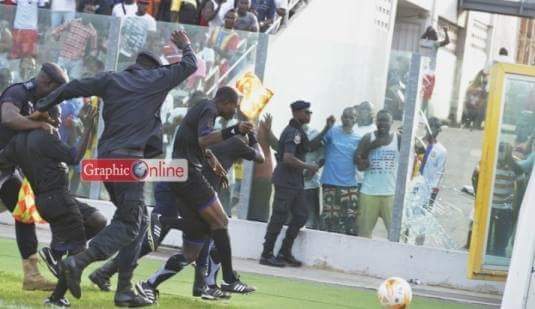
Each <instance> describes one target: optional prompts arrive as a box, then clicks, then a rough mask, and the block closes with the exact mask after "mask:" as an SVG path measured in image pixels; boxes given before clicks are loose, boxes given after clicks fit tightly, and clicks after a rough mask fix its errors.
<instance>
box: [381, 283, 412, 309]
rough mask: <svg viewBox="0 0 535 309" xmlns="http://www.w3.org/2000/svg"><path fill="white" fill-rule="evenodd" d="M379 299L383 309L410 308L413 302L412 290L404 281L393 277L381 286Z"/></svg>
mask: <svg viewBox="0 0 535 309" xmlns="http://www.w3.org/2000/svg"><path fill="white" fill-rule="evenodd" d="M377 297H378V298H379V303H380V304H381V306H383V308H387V309H404V308H408V307H409V304H410V303H411V301H412V289H411V286H410V285H409V283H408V282H407V281H405V280H404V279H402V278H397V277H391V278H388V279H386V280H385V281H384V282H383V283H382V284H381V286H379V289H378V290H377Z"/></svg>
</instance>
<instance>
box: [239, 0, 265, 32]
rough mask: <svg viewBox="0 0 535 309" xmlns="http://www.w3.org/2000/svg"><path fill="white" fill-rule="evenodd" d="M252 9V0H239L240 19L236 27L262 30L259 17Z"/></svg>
mask: <svg viewBox="0 0 535 309" xmlns="http://www.w3.org/2000/svg"><path fill="white" fill-rule="evenodd" d="M250 11H251V0H238V19H237V20H236V23H235V24H234V29H236V30H242V31H251V32H258V31H259V30H260V27H259V25H258V19H257V18H256V16H255V15H254V14H253V13H251V12H250Z"/></svg>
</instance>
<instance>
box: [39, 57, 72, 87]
mask: <svg viewBox="0 0 535 309" xmlns="http://www.w3.org/2000/svg"><path fill="white" fill-rule="evenodd" d="M41 71H42V72H44V73H45V74H46V75H47V76H48V77H50V79H52V80H53V81H54V82H56V83H58V84H60V85H63V84H65V83H67V82H69V77H68V76H67V73H65V71H64V70H63V69H61V68H60V67H59V66H58V65H57V64H54V63H50V62H46V63H43V66H42V67H41Z"/></svg>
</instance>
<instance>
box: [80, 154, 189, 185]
mask: <svg viewBox="0 0 535 309" xmlns="http://www.w3.org/2000/svg"><path fill="white" fill-rule="evenodd" d="M80 176H81V179H82V180H83V181H109V182H137V181H143V182H155V181H158V182H184V181H186V180H187V177H188V162H187V161H186V160H183V159H179V160H164V159H162V160H158V159H151V160H149V159H147V160H146V159H94V160H83V161H82V172H81V175H80Z"/></svg>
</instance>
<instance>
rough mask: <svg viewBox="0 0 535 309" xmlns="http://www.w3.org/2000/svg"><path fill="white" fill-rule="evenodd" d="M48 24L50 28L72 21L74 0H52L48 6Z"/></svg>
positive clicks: (74, 6)
mask: <svg viewBox="0 0 535 309" xmlns="http://www.w3.org/2000/svg"><path fill="white" fill-rule="evenodd" d="M50 11H51V15H50V22H51V26H52V28H56V27H57V26H59V25H62V24H63V23H67V22H69V21H71V20H73V19H74V16H75V14H76V0H52V3H51V5H50Z"/></svg>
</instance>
